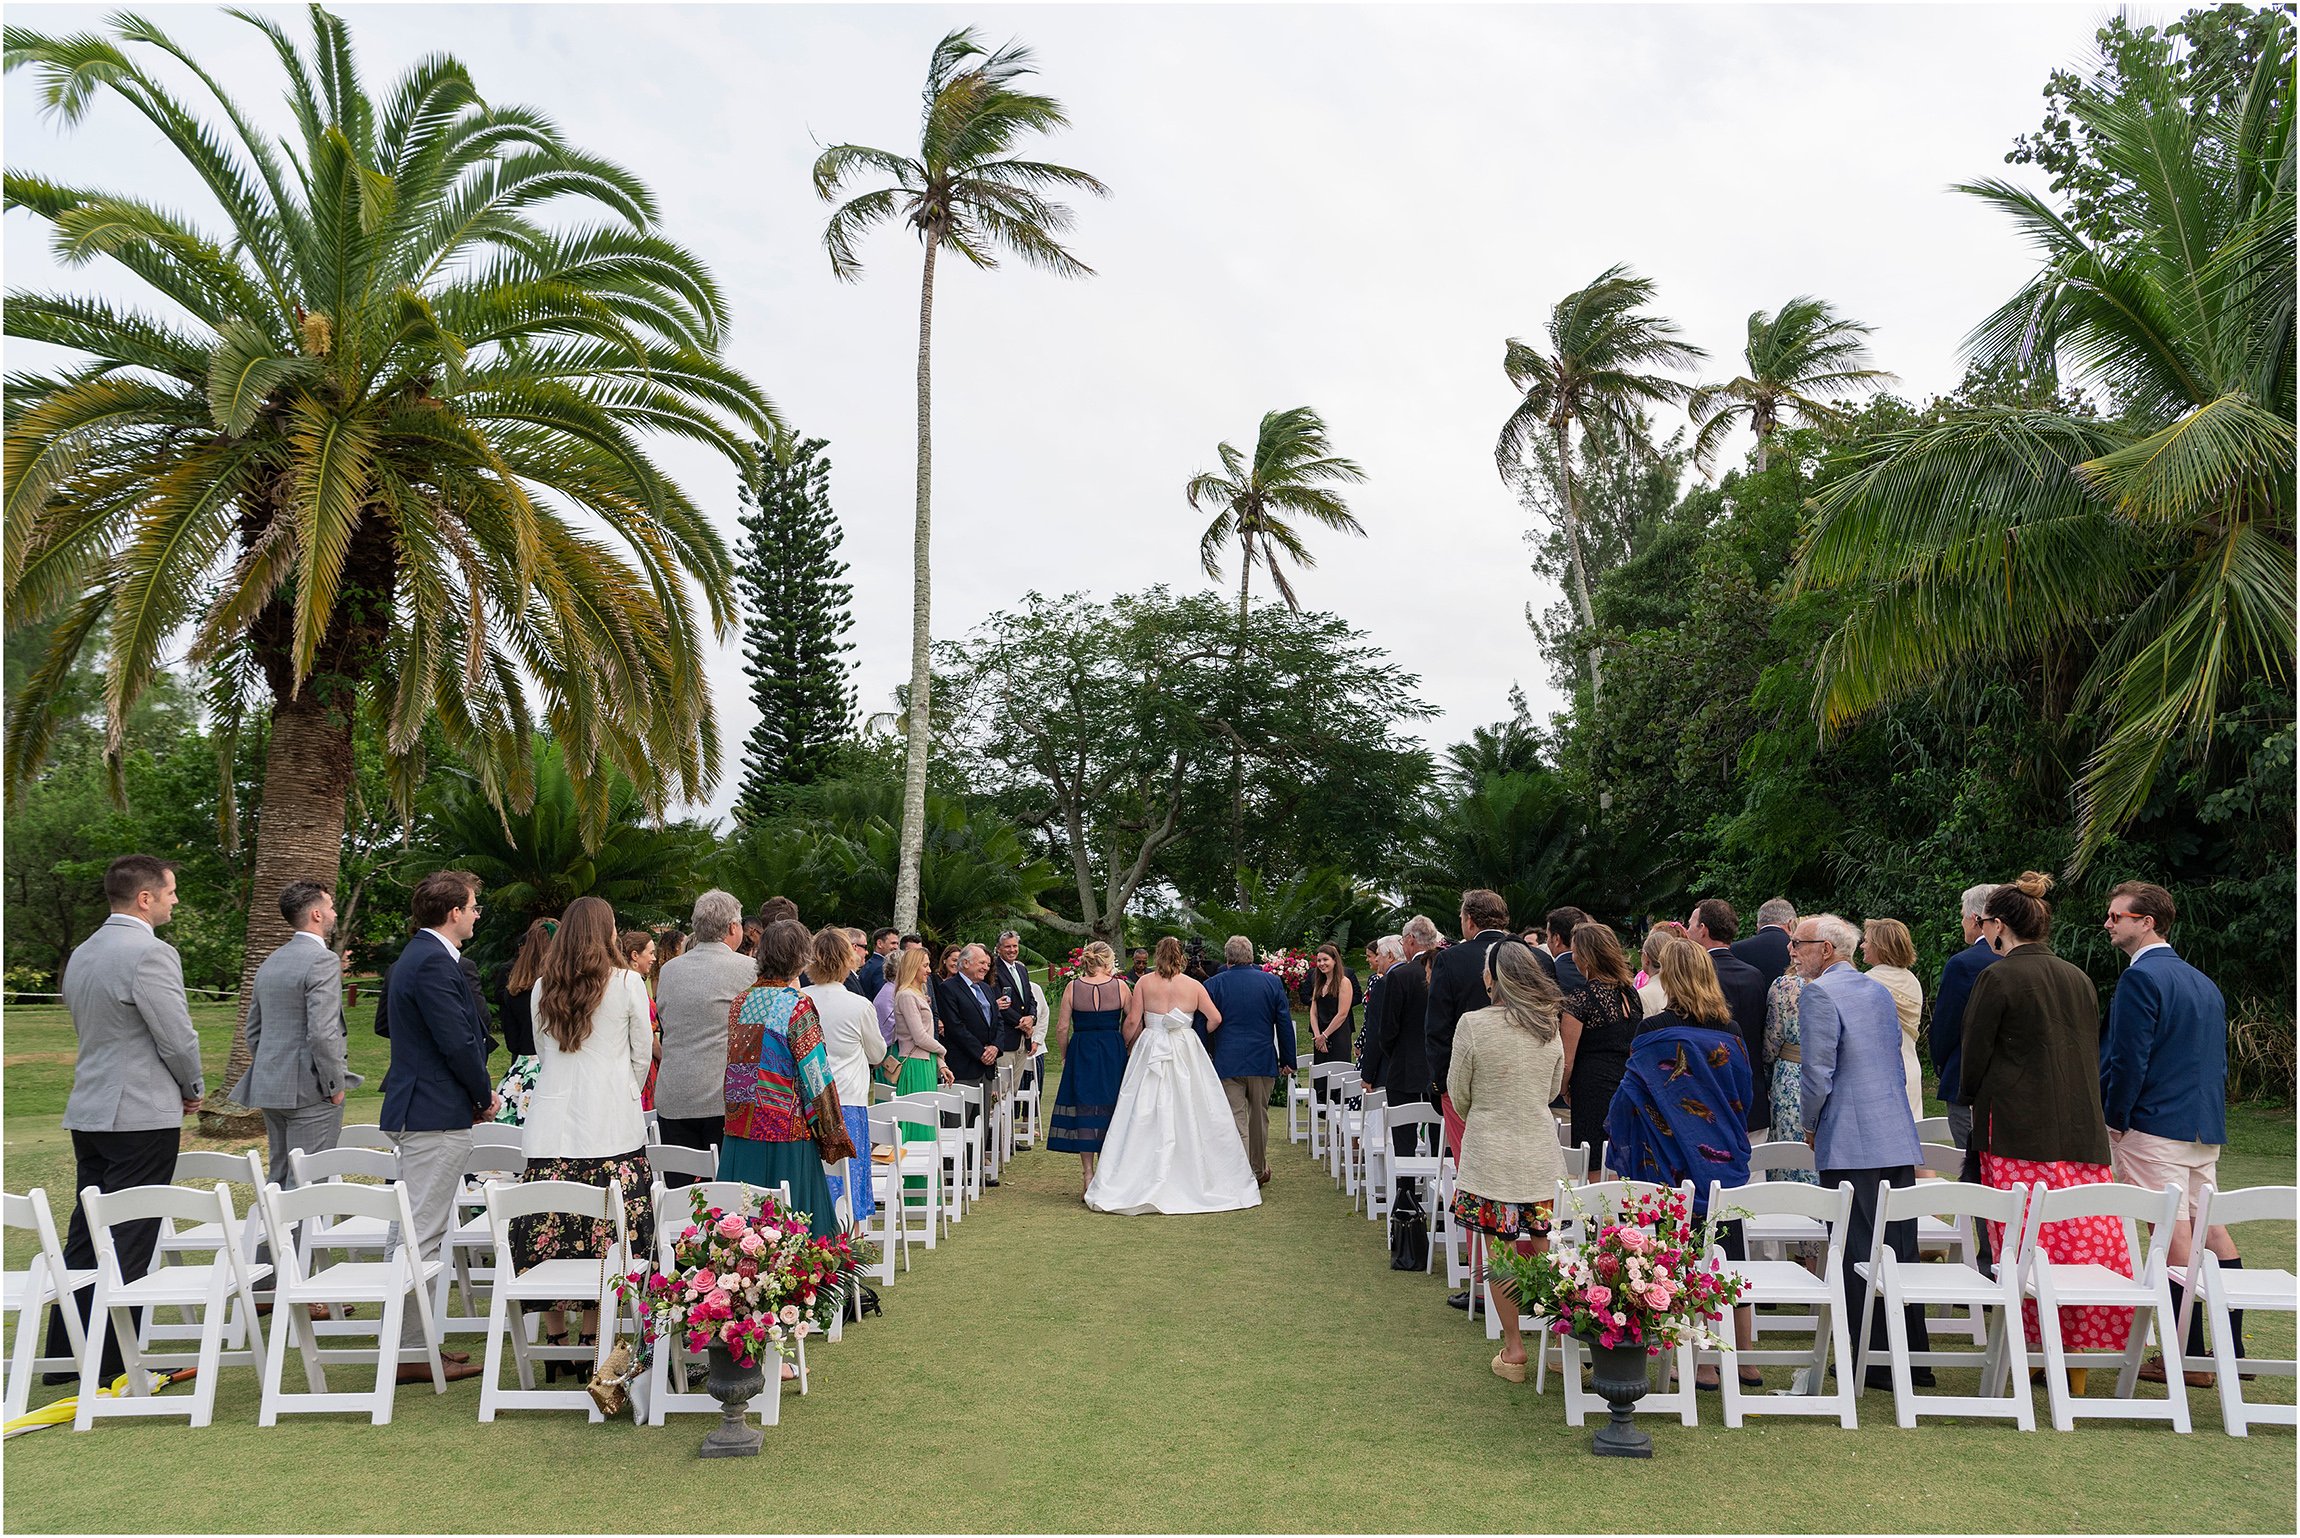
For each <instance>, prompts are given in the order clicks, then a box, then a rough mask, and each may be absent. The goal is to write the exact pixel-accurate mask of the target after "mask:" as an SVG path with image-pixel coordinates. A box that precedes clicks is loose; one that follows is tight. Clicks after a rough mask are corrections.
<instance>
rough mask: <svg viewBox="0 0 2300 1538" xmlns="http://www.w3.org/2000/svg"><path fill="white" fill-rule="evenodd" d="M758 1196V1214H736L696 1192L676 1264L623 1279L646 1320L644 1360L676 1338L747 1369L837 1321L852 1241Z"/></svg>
mask: <svg viewBox="0 0 2300 1538" xmlns="http://www.w3.org/2000/svg"><path fill="white" fill-rule="evenodd" d="M756 1196H757V1199H758V1206H757V1208H756V1210H751V1209H750V1205H749V1203H746V1204H745V1210H741V1211H733V1212H730V1211H728V1210H727V1209H726V1208H724V1207H719V1206H715V1205H713V1204H712V1203H711V1201H710V1199H709V1197H708V1195H707V1194H706V1193H705V1192H704V1191H703V1189H702V1188H701V1187H697V1188H696V1190H695V1192H694V1221H693V1222H691V1223H689V1224H688V1225H687V1226H686V1227H684V1228H683V1229H681V1230H680V1231H679V1234H678V1237H677V1238H676V1239H675V1240H674V1241H673V1243H672V1246H671V1261H670V1264H669V1265H668V1266H663V1265H656V1266H647V1267H642V1268H640V1269H638V1270H636V1271H633V1272H631V1273H629V1274H628V1275H626V1276H620V1277H617V1278H616V1279H615V1290H616V1294H617V1296H619V1297H620V1298H622V1300H623V1301H624V1303H625V1304H626V1305H627V1306H628V1307H629V1308H630V1309H631V1311H632V1313H633V1314H634V1315H635V1316H636V1317H637V1319H638V1322H639V1336H640V1359H641V1361H642V1362H645V1361H646V1360H648V1359H650V1358H651V1357H652V1355H653V1351H654V1346H655V1342H656V1341H658V1340H661V1339H665V1338H676V1339H678V1340H679V1341H680V1342H681V1343H682V1344H683V1345H684V1346H685V1347H686V1349H687V1350H689V1351H693V1352H700V1351H702V1350H703V1349H705V1348H706V1347H708V1346H712V1345H718V1346H723V1347H725V1348H726V1350H727V1351H728V1352H729V1353H730V1354H731V1355H732V1356H733V1357H734V1359H735V1361H736V1362H737V1363H738V1364H739V1365H741V1366H745V1367H748V1366H750V1365H751V1364H753V1363H754V1362H756V1361H758V1360H759V1357H760V1355H761V1353H762V1352H763V1351H764V1350H765V1349H766V1348H768V1347H770V1346H771V1347H773V1348H774V1349H775V1350H776V1351H778V1352H780V1353H781V1354H782V1355H784V1356H790V1355H792V1354H794V1353H796V1351H797V1350H798V1344H799V1342H800V1341H801V1340H803V1339H805V1338H806V1337H807V1336H809V1335H816V1334H820V1333H822V1332H823V1331H824V1330H827V1329H829V1328H830V1326H831V1323H832V1321H834V1320H835V1319H837V1317H838V1311H839V1307H840V1305H841V1303H842V1302H843V1301H844V1299H845V1296H846V1294H845V1287H846V1285H847V1284H846V1273H847V1272H848V1271H849V1270H850V1269H851V1268H852V1266H853V1264H854V1255H853V1251H852V1248H851V1246H850V1245H849V1244H848V1241H847V1238H846V1236H845V1235H844V1234H840V1235H836V1236H834V1237H832V1238H828V1239H820V1238H817V1237H815V1235H814V1234H813V1233H812V1232H811V1231H810V1230H809V1229H808V1227H807V1220H806V1218H805V1217H804V1216H803V1215H801V1214H795V1213H793V1212H792V1211H791V1210H790V1209H789V1208H787V1207H785V1206H784V1205H783V1204H782V1203H780V1202H778V1201H776V1200H775V1198H774V1197H773V1196H772V1195H770V1194H768V1193H767V1192H764V1191H761V1192H757V1193H756Z"/></svg>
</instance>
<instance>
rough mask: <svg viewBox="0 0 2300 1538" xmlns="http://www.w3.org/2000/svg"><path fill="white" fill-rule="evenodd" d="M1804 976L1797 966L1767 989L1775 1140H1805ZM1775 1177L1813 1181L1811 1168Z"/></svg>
mask: <svg viewBox="0 0 2300 1538" xmlns="http://www.w3.org/2000/svg"><path fill="white" fill-rule="evenodd" d="M1804 991H1805V979H1804V978H1802V977H1800V976H1799V975H1798V974H1797V971H1796V969H1795V968H1791V969H1790V970H1789V971H1786V972H1784V973H1782V974H1781V975H1780V976H1779V977H1777V978H1775V979H1773V986H1772V987H1771V988H1769V989H1767V990H1766V993H1765V1060H1766V1061H1767V1062H1768V1063H1771V1064H1772V1065H1773V1067H1772V1074H1773V1079H1772V1084H1773V1126H1772V1130H1771V1131H1769V1132H1768V1133H1767V1134H1766V1136H1768V1137H1770V1138H1771V1139H1772V1140H1773V1141H1774V1142H1776V1143H1802V1142H1803V1141H1805V1123H1804V1121H1803V1120H1802V1117H1803V1113H1804V1094H1805V1090H1804V1084H1805V1080H1804V1074H1805V1056H1804V1044H1803V1038H1801V1037H1800V1036H1799V1035H1798V1034H1797V997H1798V995H1799V994H1802V993H1803V992H1804ZM1774 1178H1776V1179H1784V1180H1799V1181H1803V1182H1804V1183H1805V1184H1806V1185H1811V1184H1813V1180H1814V1176H1813V1172H1812V1171H1811V1170H1777V1171H1775V1172H1774Z"/></svg>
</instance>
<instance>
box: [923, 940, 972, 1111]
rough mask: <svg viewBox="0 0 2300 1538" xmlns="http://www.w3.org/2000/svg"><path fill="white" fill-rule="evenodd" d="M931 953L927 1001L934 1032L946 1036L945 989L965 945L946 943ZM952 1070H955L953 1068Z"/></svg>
mask: <svg viewBox="0 0 2300 1538" xmlns="http://www.w3.org/2000/svg"><path fill="white" fill-rule="evenodd" d="M932 954H933V956H934V968H933V972H932V974H931V975H932V977H933V979H934V981H933V984H932V986H930V987H929V988H928V989H927V995H926V996H927V1002H928V1003H930V1004H932V1005H933V1006H934V1029H935V1033H936V1034H937V1035H943V1036H947V1034H948V1032H949V1027H950V1021H949V1019H948V1017H947V1011H946V1010H945V1008H944V1006H945V1004H946V1003H947V1001H948V998H949V995H948V994H947V992H946V991H945V990H946V989H947V988H948V987H949V985H950V984H951V983H953V982H955V981H956V980H957V978H958V968H959V962H960V961H961V960H962V959H963V958H964V956H965V954H966V947H964V946H962V945H946V946H944V947H943V948H942V949H941V950H940V951H937V952H932ZM953 1071H954V1072H955V1071H956V1070H955V1068H954V1070H953ZM960 1077H962V1078H964V1077H967V1076H966V1075H964V1074H961V1075H960Z"/></svg>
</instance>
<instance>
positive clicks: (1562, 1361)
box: [1489, 1180, 1732, 1426]
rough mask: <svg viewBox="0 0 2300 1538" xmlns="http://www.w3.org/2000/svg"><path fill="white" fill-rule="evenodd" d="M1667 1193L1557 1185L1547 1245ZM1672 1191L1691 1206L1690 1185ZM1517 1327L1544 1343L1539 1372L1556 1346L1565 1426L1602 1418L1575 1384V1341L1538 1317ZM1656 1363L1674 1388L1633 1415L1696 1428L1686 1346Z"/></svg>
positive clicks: (1614, 1185) (1599, 1403)
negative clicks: (1592, 1415)
mask: <svg viewBox="0 0 2300 1538" xmlns="http://www.w3.org/2000/svg"><path fill="white" fill-rule="evenodd" d="M1671 1189H1672V1188H1671V1187H1669V1186H1662V1185H1654V1184H1651V1183H1650V1182H1647V1181H1642V1180H1607V1181H1600V1182H1599V1183H1597V1184H1595V1185H1586V1186H1581V1187H1578V1188H1575V1187H1568V1186H1565V1185H1562V1184H1561V1185H1559V1186H1558V1188H1557V1200H1556V1204H1555V1206H1553V1207H1552V1208H1551V1213H1552V1221H1553V1222H1554V1223H1555V1224H1556V1225H1557V1226H1556V1229H1555V1232H1556V1233H1557V1234H1558V1235H1560V1236H1562V1237H1559V1238H1555V1239H1553V1240H1552V1241H1551V1242H1552V1243H1571V1244H1579V1243H1581V1242H1582V1240H1583V1237H1584V1235H1585V1234H1586V1233H1587V1228H1588V1225H1589V1224H1592V1223H1598V1224H1603V1223H1609V1222H1611V1221H1612V1220H1613V1215H1614V1213H1615V1212H1617V1211H1618V1210H1619V1209H1620V1206H1621V1204H1622V1203H1623V1202H1624V1201H1627V1200H1628V1199H1629V1198H1630V1197H1633V1196H1666V1195H1668V1194H1669V1193H1670V1190H1671ZM1675 1190H1676V1192H1677V1194H1679V1195H1681V1196H1683V1197H1684V1198H1685V1201H1686V1204H1687V1205H1688V1206H1691V1204H1692V1201H1693V1185H1692V1182H1690V1181H1688V1182H1686V1183H1685V1184H1683V1185H1680V1186H1677V1187H1676V1188H1675ZM1518 1327H1519V1328H1520V1329H1524V1330H1528V1331H1536V1332H1538V1333H1535V1334H1532V1335H1531V1336H1530V1337H1529V1338H1530V1339H1533V1340H1538V1341H1542V1342H1543V1343H1544V1349H1543V1351H1542V1358H1543V1360H1542V1364H1541V1365H1542V1368H1543V1369H1544V1370H1546V1368H1547V1366H1548V1361H1547V1358H1548V1351H1547V1344H1548V1343H1549V1342H1555V1343H1556V1345H1557V1348H1558V1374H1559V1376H1561V1377H1562V1378H1563V1379H1564V1380H1565V1423H1566V1424H1567V1425H1569V1426H1578V1425H1580V1424H1582V1421H1583V1419H1584V1418H1585V1417H1586V1416H1587V1415H1588V1414H1589V1412H1590V1411H1591V1410H1593V1409H1594V1410H1597V1411H1598V1412H1599V1413H1601V1414H1602V1413H1604V1411H1605V1408H1606V1404H1605V1401H1604V1400H1603V1399H1601V1398H1599V1397H1598V1396H1597V1395H1596V1394H1593V1393H1591V1392H1590V1391H1589V1389H1588V1388H1587V1387H1586V1386H1585V1385H1584V1384H1583V1383H1582V1381H1581V1362H1582V1348H1581V1342H1579V1341H1577V1340H1575V1339H1574V1338H1573V1337H1572V1336H1570V1335H1557V1334H1554V1333H1553V1332H1551V1331H1550V1330H1549V1329H1548V1327H1547V1321H1546V1320H1545V1319H1543V1318H1542V1317H1541V1316H1539V1315H1533V1314H1525V1315H1520V1316H1519V1320H1518ZM1731 1327H1732V1326H1731V1324H1730V1322H1728V1323H1727V1325H1726V1328H1728V1329H1730V1328H1731ZM1489 1333H1490V1334H1494V1335H1498V1334H1499V1333H1500V1330H1499V1327H1498V1326H1496V1327H1494V1328H1493V1329H1492V1330H1491V1331H1490V1332H1489ZM1661 1360H1662V1361H1663V1362H1665V1363H1666V1364H1667V1365H1666V1366H1665V1367H1664V1368H1663V1371H1662V1380H1663V1382H1664V1383H1667V1382H1669V1381H1671V1380H1672V1379H1674V1381H1675V1383H1676V1387H1674V1388H1663V1389H1657V1390H1653V1391H1650V1392H1648V1393H1647V1394H1646V1395H1645V1397H1644V1398H1642V1399H1640V1400H1638V1401H1637V1406H1636V1408H1637V1411H1638V1413H1640V1414H1646V1415H1675V1416H1676V1417H1677V1418H1678V1420H1679V1421H1680V1422H1681V1423H1683V1424H1684V1425H1687V1426H1696V1425H1699V1424H1700V1422H1701V1408H1700V1401H1699V1395H1698V1394H1697V1393H1696V1391H1695V1390H1694V1387H1693V1369H1694V1365H1695V1364H1694V1359H1693V1345H1692V1342H1690V1341H1688V1342H1686V1343H1685V1344H1684V1345H1681V1346H1679V1347H1678V1348H1677V1349H1676V1350H1674V1351H1670V1352H1665V1353H1663V1355H1662V1357H1661Z"/></svg>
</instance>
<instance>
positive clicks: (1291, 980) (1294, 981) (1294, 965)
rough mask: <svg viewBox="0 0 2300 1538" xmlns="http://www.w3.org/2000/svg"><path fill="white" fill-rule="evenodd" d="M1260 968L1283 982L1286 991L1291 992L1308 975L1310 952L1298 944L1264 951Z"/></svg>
mask: <svg viewBox="0 0 2300 1538" xmlns="http://www.w3.org/2000/svg"><path fill="white" fill-rule="evenodd" d="M1262 970H1263V971H1265V972H1267V973H1269V974H1270V975H1271V976H1273V977H1275V978H1276V979H1277V980H1278V981H1279V982H1281V983H1284V984H1285V985H1286V991H1287V992H1288V993H1291V992H1292V991H1293V990H1294V989H1296V988H1299V987H1300V986H1301V985H1302V979H1303V978H1305V977H1307V976H1309V975H1310V952H1308V951H1306V950H1304V949H1303V948H1302V947H1300V946H1298V945H1297V946H1293V947H1291V948H1290V949H1287V950H1282V951H1264V952H1262Z"/></svg>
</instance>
